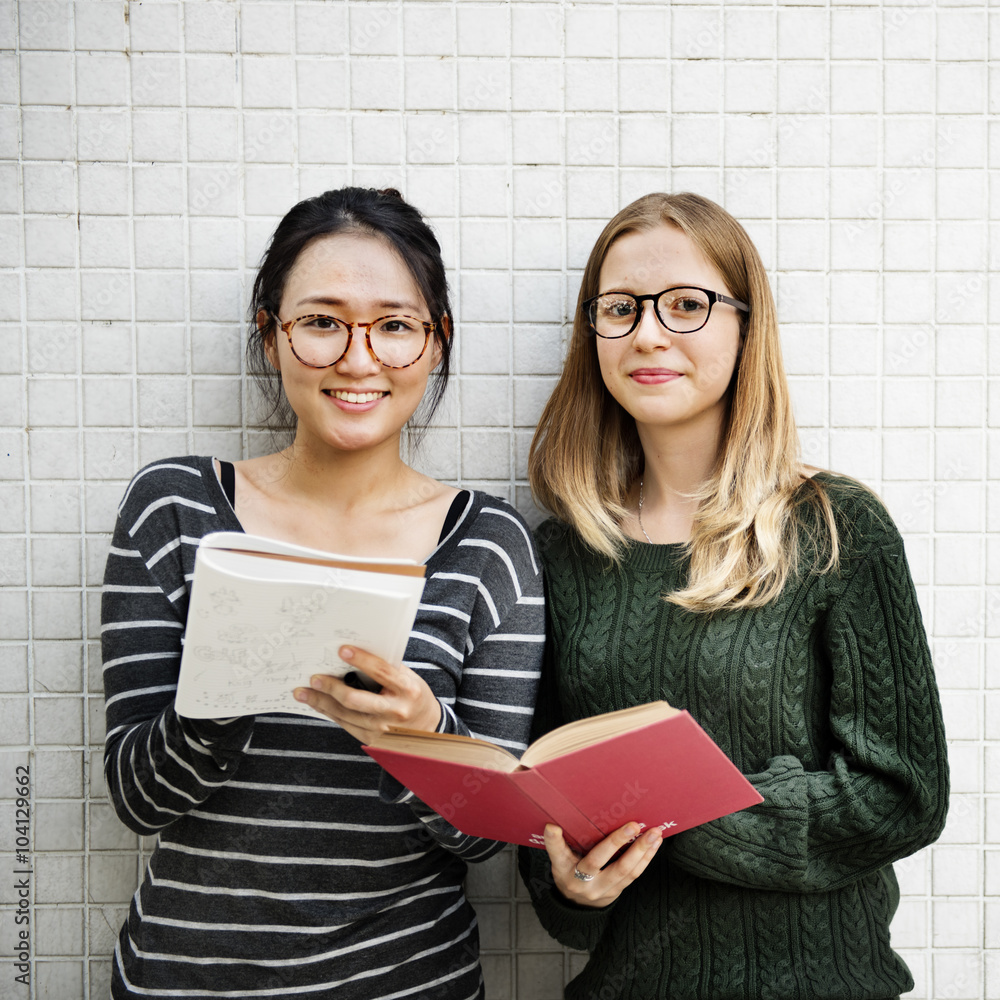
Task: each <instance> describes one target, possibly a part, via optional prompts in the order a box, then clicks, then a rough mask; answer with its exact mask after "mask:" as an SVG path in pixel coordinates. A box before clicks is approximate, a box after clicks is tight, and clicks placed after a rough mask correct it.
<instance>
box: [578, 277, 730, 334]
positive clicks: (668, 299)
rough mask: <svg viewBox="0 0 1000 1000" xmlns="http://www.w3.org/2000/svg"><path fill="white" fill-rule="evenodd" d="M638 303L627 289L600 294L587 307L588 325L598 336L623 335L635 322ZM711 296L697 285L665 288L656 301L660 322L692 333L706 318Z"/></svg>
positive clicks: (710, 305)
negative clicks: (694, 286) (588, 309)
mask: <svg viewBox="0 0 1000 1000" xmlns="http://www.w3.org/2000/svg"><path fill="white" fill-rule="evenodd" d="M643 305H645V303H640V302H638V301H637V300H636V298H635V296H633V295H629V294H628V293H627V292H608V293H606V294H604V295H600V296H598V297H597V299H595V300H594V302H593V303H592V304H591V307H590V323H591V326H593V328H594V329H595V330H596V331H597V332H598V333H599V334H600V335H601V336H602V337H624V336H626V335H627V334H629V333H631V332H632V330H633V329H634V328H635V327H636V326H637V325H638V322H639V318H640V315H641V307H642V306H643ZM711 311H712V299H711V297H710V296H708V295H707V294H706V293H705V292H704V291H703V290H702V289H700V288H669V289H667V290H666V291H665V292H661V293H660V296H659V298H658V299H657V301H656V312H657V314H658V315H659V318H660V322H661V323H662V324H663V325H664V326H665V327H666V328H667V329H668V330H672V331H673V332H674V333H694V331H695V330H700V329H701V328H702V327H703V326H704V325H705V324H706V323H707V322H708V317H709V314H710V313H711Z"/></svg>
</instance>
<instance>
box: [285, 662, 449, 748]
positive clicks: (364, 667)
mask: <svg viewBox="0 0 1000 1000" xmlns="http://www.w3.org/2000/svg"><path fill="white" fill-rule="evenodd" d="M339 655H340V657H341V659H343V660H344V661H345V662H346V663H348V664H350V666H351V668H352V669H353V670H356V671H358V672H359V673H362V674H364V675H365V676H366V677H370V678H371V679H372V680H373V681H375V683H376V684H378V685H380V686H381V690H380V691H364V690H359V689H358V688H355V687H351V685H350V684H347V683H346V682H345V681H343V680H341V679H340V678H339V677H331V676H330V675H328V674H313V676H312V677H311V678H310V679H309V685H310V686H309V687H307V688H296V689H295V698H296V700H297V701H301V702H304V703H305V704H307V705H309V706H310V707H312V708H315V709H316V710H317V711H318V712H322V713H323V714H324V715H325V716H327V717H328V718H330V719H333V721H334V722H336V723H338V724H339V725H340V726H341V727H343V728H344V729H346V730H347V732H349V733H350V734H351V735H352V736H353V737H354V738H355V739H357V740H360V741H361V742H362V743H371V742H372V740H374V739H376V737H378V736H381V735H382V733H384V732H385V731H386V730H387V729H388V728H389V727H390V726H406V727H407V728H409V729H423V730H425V731H427V732H434V730H436V729H437V727H438V724H439V723H440V721H441V705H440V703H439V702H438V700H437V698H436V697H435V696H434V693H433V692H432V691H431V689H430V688H429V687H428V686H427V682H426V681H425V680H424V679H423V678H422V677H420V676H419V675H418V674H416V673H414V672H413V671H412V670H410V668H409V667H404V666H399V667H396V666H393V665H392V664H391V663H387V662H386V661H385V660H383V659H382V658H381V657H379V656H375V655H374V654H372V653H367V652H365V651H364V650H363V649H358V648H356V647H355V646H342V647H341V648H340V650H339Z"/></svg>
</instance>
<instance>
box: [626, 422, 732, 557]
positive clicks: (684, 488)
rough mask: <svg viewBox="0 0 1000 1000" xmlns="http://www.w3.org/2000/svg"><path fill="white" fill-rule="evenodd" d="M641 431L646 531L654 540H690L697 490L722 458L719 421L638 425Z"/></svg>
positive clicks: (643, 511) (643, 518) (643, 513)
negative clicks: (693, 424) (688, 425)
mask: <svg viewBox="0 0 1000 1000" xmlns="http://www.w3.org/2000/svg"><path fill="white" fill-rule="evenodd" d="M637 430H638V433H639V441H640V443H641V444H642V451H643V459H644V469H643V473H642V485H643V507H642V522H643V527H644V529H645V531H644V533H643V536H645V534H648V535H649V537H650V539H651V540H652V541H654V542H664V543H665V542H686V541H688V540H689V538H690V537H691V529H692V526H693V524H694V516H695V513H696V512H697V507H698V501H697V500H696V499H695V497H694V494H695V493H696V492H697V491H698V490H699V489H700V488H701V487H702V486H703V485H704V484H705V483H706V482H707V481H708V479H709V477H710V476H711V475H712V470H713V469H714V468H715V464H716V461H717V459H718V455H719V447H720V444H721V440H722V426H721V422H718V423H715V424H714V425H711V426H700V427H683V428H678V427H669V428H664V427H650V426H643V425H640V426H639V427H638V428H637ZM636 503H638V493H636ZM640 530H642V529H640Z"/></svg>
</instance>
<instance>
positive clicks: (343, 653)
mask: <svg viewBox="0 0 1000 1000" xmlns="http://www.w3.org/2000/svg"><path fill="white" fill-rule="evenodd" d="M353 657H354V650H353V649H351V647H350V646H341V647H340V658H341V659H342V660H350V659H353Z"/></svg>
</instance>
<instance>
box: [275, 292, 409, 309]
mask: <svg viewBox="0 0 1000 1000" xmlns="http://www.w3.org/2000/svg"><path fill="white" fill-rule="evenodd" d="M304 305H320V306H331V307H333V308H334V309H336V308H337V307H338V306H344V305H347V301H346V300H345V299H338V298H336V297H331V296H326V295H307V296H306V297H305V298H304V299H299V301H298V302H296V303H295V308H296V309H301V308H302V306H304ZM375 307H376V308H377V309H413V310H416V309H418V308H419V307H418V306H417V304H416V303H415V302H396V301H390V300H388V299H382V300H381V301H379V302H376V303H375Z"/></svg>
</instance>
